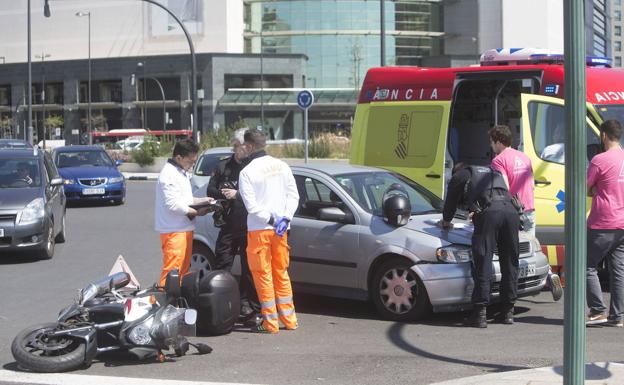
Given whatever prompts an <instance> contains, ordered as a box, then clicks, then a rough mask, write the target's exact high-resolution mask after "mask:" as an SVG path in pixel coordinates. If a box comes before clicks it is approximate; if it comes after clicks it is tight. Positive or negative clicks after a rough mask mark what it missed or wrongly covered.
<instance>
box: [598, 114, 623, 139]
mask: <svg viewBox="0 0 624 385" xmlns="http://www.w3.org/2000/svg"><path fill="white" fill-rule="evenodd" d="M600 132H601V133H602V132H604V134H605V135H606V136H607V138H609V140H611V141H619V140H620V138H621V137H622V125H621V124H620V122H618V121H617V120H615V119H610V120H607V121H605V122H603V123H602V124H601V125H600Z"/></svg>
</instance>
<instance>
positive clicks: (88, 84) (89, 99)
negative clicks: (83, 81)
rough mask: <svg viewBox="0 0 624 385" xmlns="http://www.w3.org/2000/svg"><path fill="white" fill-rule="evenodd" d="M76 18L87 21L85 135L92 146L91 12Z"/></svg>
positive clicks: (79, 14) (80, 14) (79, 13)
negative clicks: (82, 18)
mask: <svg viewBox="0 0 624 385" xmlns="http://www.w3.org/2000/svg"><path fill="white" fill-rule="evenodd" d="M76 16H78V17H84V16H87V20H88V24H89V36H88V40H89V43H88V44H89V58H88V63H89V64H88V65H89V69H88V72H89V74H88V77H89V80H88V82H87V88H88V89H87V134H88V135H89V145H92V144H93V138H92V136H91V133H92V131H93V127H92V122H91V11H80V12H76Z"/></svg>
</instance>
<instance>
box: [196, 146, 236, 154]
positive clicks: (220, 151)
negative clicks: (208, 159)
mask: <svg viewBox="0 0 624 385" xmlns="http://www.w3.org/2000/svg"><path fill="white" fill-rule="evenodd" d="M231 153H232V147H213V148H209V149H207V150H204V152H202V155H210V154H231Z"/></svg>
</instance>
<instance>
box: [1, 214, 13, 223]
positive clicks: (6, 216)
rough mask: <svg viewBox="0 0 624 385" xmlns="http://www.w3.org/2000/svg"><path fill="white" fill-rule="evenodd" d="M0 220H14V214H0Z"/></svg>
mask: <svg viewBox="0 0 624 385" xmlns="http://www.w3.org/2000/svg"><path fill="white" fill-rule="evenodd" d="M0 222H15V214H0Z"/></svg>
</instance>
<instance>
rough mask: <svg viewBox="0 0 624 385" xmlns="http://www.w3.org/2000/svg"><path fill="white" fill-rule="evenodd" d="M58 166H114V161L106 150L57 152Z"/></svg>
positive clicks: (56, 160)
mask: <svg viewBox="0 0 624 385" xmlns="http://www.w3.org/2000/svg"><path fill="white" fill-rule="evenodd" d="M55 163H56V165H57V167H58V168H64V167H82V166H110V167H112V166H113V161H112V160H111V158H110V157H109V156H108V154H107V153H106V152H104V151H71V152H59V153H57V154H56V159H55Z"/></svg>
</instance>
